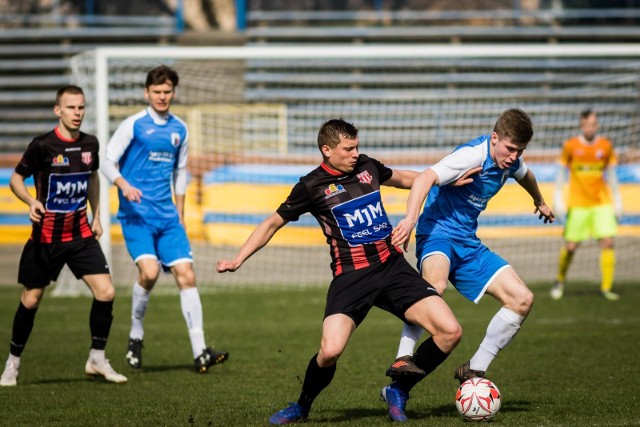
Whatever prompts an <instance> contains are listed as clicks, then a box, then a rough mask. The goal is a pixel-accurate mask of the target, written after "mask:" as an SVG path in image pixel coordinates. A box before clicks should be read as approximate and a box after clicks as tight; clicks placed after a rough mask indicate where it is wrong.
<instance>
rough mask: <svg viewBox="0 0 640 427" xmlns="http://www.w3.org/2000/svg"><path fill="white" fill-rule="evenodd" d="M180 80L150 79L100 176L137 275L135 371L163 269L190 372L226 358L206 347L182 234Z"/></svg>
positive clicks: (153, 75) (132, 337)
mask: <svg viewBox="0 0 640 427" xmlns="http://www.w3.org/2000/svg"><path fill="white" fill-rule="evenodd" d="M178 80H179V78H178V74H177V73H176V71H175V70H173V69H171V68H169V67H167V66H159V67H156V68H154V69H152V70H150V71H149V72H148V73H147V79H146V83H145V89H144V96H145V98H146V100H147V101H148V102H149V106H148V107H147V108H146V109H144V110H142V111H140V112H139V113H137V114H134V115H132V116H130V117H128V118H127V119H125V120H124V121H123V122H122V123H121V124H120V126H118V129H117V130H116V132H115V133H114V134H113V137H112V138H111V140H110V141H109V144H108V145H107V151H106V159H105V160H104V162H103V164H102V167H101V170H102V172H103V174H104V175H105V176H106V177H107V178H108V179H109V181H111V182H112V183H114V184H115V185H116V186H117V187H118V189H119V191H118V197H119V200H120V208H119V211H118V218H119V219H120V223H121V224H122V234H123V235H124V239H125V242H126V245H127V249H128V251H129V254H130V255H131V257H132V258H133V261H134V262H135V263H136V265H137V267H138V279H137V281H136V283H134V285H133V297H132V307H131V331H130V333H129V345H128V350H127V354H126V359H127V362H128V363H129V365H130V366H131V367H132V368H140V367H141V366H142V342H143V338H144V328H143V321H144V315H145V313H146V310H147V305H148V302H149V295H150V292H151V290H152V289H153V287H154V285H155V284H156V282H157V280H158V277H159V275H160V269H161V268H162V269H164V270H165V271H166V270H169V271H171V273H172V274H173V276H174V278H175V280H176V284H177V285H178V288H179V289H180V304H181V307H182V313H183V315H184V318H185V320H186V322H187V328H188V331H189V339H190V341H191V350H192V352H193V358H194V364H195V367H196V370H197V371H198V372H201V373H205V372H207V370H208V369H209V367H210V366H211V365H214V364H218V363H222V362H224V361H225V360H226V359H227V357H228V353H226V352H217V351H215V350H214V349H212V348H210V347H207V346H206V344H205V338H204V331H203V319H202V304H201V302H200V294H199V293H198V289H197V287H196V277H195V273H194V270H193V258H192V254H191V246H190V244H189V240H188V239H187V233H186V231H185V227H184V201H185V192H186V188H187V141H188V133H187V127H186V125H185V123H184V122H183V121H182V120H180V119H179V118H178V117H176V116H175V115H173V114H171V113H170V112H169V108H170V106H171V102H172V100H173V98H174V96H175V90H176V86H177V85H178ZM172 182H173V191H174V193H175V204H174V202H173V197H172V188H171V183H172Z"/></svg>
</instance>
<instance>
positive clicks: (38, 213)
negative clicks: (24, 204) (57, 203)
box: [29, 200, 46, 224]
mask: <svg viewBox="0 0 640 427" xmlns="http://www.w3.org/2000/svg"><path fill="white" fill-rule="evenodd" d="M45 212H46V210H45V208H44V205H43V204H42V203H41V202H40V201H39V200H36V201H35V202H33V203H32V204H31V206H29V219H30V220H31V222H33V223H34V224H39V223H40V220H42V216H43V215H44V213H45Z"/></svg>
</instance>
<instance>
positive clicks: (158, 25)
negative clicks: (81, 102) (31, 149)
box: [0, 13, 177, 162]
mask: <svg viewBox="0 0 640 427" xmlns="http://www.w3.org/2000/svg"><path fill="white" fill-rule="evenodd" d="M176 36H177V31H176V28H175V20H174V18H172V17H168V16H165V17H163V16H127V17H122V16H96V15H94V16H86V15H81V16H59V15H57V16H56V15H53V14H50V13H47V14H44V13H43V14H37V13H35V14H15V13H3V14H2V15H1V16H0V59H1V61H0V153H18V152H22V151H23V150H24V148H25V147H26V145H27V144H28V143H29V141H30V140H31V138H33V136H34V135H36V134H39V133H43V132H46V131H48V130H50V129H51V128H52V126H53V125H54V124H55V117H54V116H53V114H52V113H51V107H52V104H53V97H54V95H55V91H56V90H57V89H58V88H59V87H60V86H63V85H65V84H69V83H70V81H71V80H70V67H69V58H71V56H73V55H75V54H77V53H80V52H82V51H86V50H91V49H94V48H96V47H98V46H131V45H132V44H134V45H142V46H155V45H158V44H163V43H170V42H172V41H173V40H175V37H176ZM8 158H9V159H10V160H9V162H13V159H12V158H11V157H8Z"/></svg>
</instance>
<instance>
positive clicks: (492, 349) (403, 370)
mask: <svg viewBox="0 0 640 427" xmlns="http://www.w3.org/2000/svg"><path fill="white" fill-rule="evenodd" d="M532 136H533V126H532V124H531V119H530V118H529V116H528V115H527V114H526V113H525V112H523V111H522V110H520V109H509V110H506V111H504V112H503V113H502V114H501V115H500V118H499V119H498V121H497V122H496V124H495V126H494V129H493V132H492V133H491V134H488V135H482V136H480V137H478V138H476V139H473V140H471V141H469V142H467V143H466V144H462V145H460V146H459V147H457V148H456V149H455V151H454V152H453V153H451V154H450V155H448V156H446V157H445V158H443V159H442V160H440V161H439V162H437V163H436V164H435V165H433V166H431V167H430V168H428V169H426V170H425V171H423V172H422V173H421V174H420V175H419V176H418V177H417V178H416V180H415V182H414V184H413V186H412V187H411V191H410V193H409V199H408V201H407V211H406V217H405V218H404V219H403V220H401V221H400V222H399V223H398V225H397V226H396V228H395V229H394V231H393V239H392V243H393V244H397V245H402V244H404V248H405V250H406V249H407V245H408V241H409V236H410V233H411V231H412V230H413V228H414V227H415V226H416V222H417V229H416V257H417V259H418V268H419V270H420V272H421V274H422V277H424V278H425V279H426V280H427V281H428V282H429V283H431V284H432V285H433V286H434V287H435V288H436V289H437V290H438V292H439V293H440V294H442V293H443V292H444V291H445V289H446V287H447V280H449V281H450V282H451V283H452V284H453V286H454V287H455V288H456V289H457V290H458V292H460V293H461V294H462V295H463V296H464V297H465V298H467V299H469V300H471V301H473V302H475V303H478V302H479V301H480V299H481V298H482V296H483V295H484V294H485V293H488V294H489V295H491V296H492V297H494V298H495V299H497V300H498V301H499V302H500V304H501V305H502V308H500V310H499V311H498V313H497V314H496V315H495V316H494V317H493V319H492V320H491V322H490V323H489V326H488V328H487V333H486V335H485V337H484V340H483V341H482V343H481V344H480V348H479V349H478V350H477V352H476V354H475V355H474V356H473V357H472V358H471V359H470V361H468V362H466V363H464V364H462V365H461V366H460V367H459V368H458V369H457V370H456V372H455V378H456V379H458V380H459V381H460V382H461V383H462V382H464V381H466V380H467V379H469V378H473V377H483V376H484V374H485V372H486V370H487V368H488V367H489V364H490V363H491V362H492V361H493V359H494V358H495V357H496V355H497V354H498V352H499V351H500V350H501V349H502V348H503V347H504V346H506V345H507V344H508V343H509V342H510V341H511V340H512V339H513V338H514V336H515V335H516V333H517V332H518V330H519V329H520V327H521V325H522V323H523V322H524V320H525V319H526V317H527V315H528V314H529V311H530V310H531V306H532V304H533V293H532V292H531V291H530V290H529V288H527V286H526V285H525V283H524V282H523V281H522V279H520V277H519V276H518V274H517V273H516V271H515V270H514V269H513V268H512V267H511V266H510V265H509V264H508V263H507V261H505V260H504V259H502V258H501V257H500V256H499V255H497V254H496V253H494V252H492V251H490V250H489V249H488V248H487V247H486V246H484V245H483V244H482V242H481V241H480V240H479V239H478V237H477V236H476V231H477V230H478V216H479V215H480V213H481V212H482V211H483V210H485V208H486V207H487V203H488V202H489V200H490V199H491V198H492V197H493V196H495V195H496V193H498V191H500V189H501V188H502V186H503V185H504V183H505V181H506V180H507V179H508V178H515V180H516V182H517V183H518V184H520V185H521V186H522V187H523V188H524V189H525V190H526V191H527V192H528V193H529V194H530V195H531V198H532V199H533V205H534V207H535V210H534V213H537V214H539V218H540V219H542V218H544V222H545V223H547V222H553V221H554V214H553V212H552V211H551V209H550V208H549V207H548V206H547V204H546V203H545V201H544V198H543V197H542V194H541V193H540V189H539V187H538V184H537V182H536V178H535V176H534V174H533V172H532V171H531V170H530V169H528V168H527V165H526V164H525V163H524V161H523V160H522V158H521V156H522V153H523V152H524V150H525V149H526V148H527V145H528V143H529V141H530V140H531V138H532ZM474 168H480V169H478V172H479V173H477V174H476V175H474V177H473V182H471V183H469V184H467V185H465V186H452V185H449V184H450V183H452V182H455V181H456V179H458V178H459V177H460V176H462V175H464V174H465V173H466V172H468V171H469V170H472V169H474ZM427 195H428V196H429V197H428V198H427ZM425 198H427V201H426V204H425V205H424V210H423V212H422V214H421V215H420V217H419V218H418V213H419V211H420V208H421V206H422V204H423V203H424V202H425ZM421 333H422V329H421V328H420V327H419V326H415V325H409V324H405V326H404V329H403V331H402V337H401V340H400V346H399V349H398V356H397V359H396V361H395V363H394V364H393V365H392V366H391V367H390V368H389V370H388V371H387V375H388V376H390V377H391V378H392V379H397V378H399V377H404V376H417V377H421V376H423V375H424V372H422V370H421V369H420V368H419V367H418V366H416V364H415V363H414V361H413V351H414V346H415V343H416V342H417V340H418V338H419V337H420V334H421Z"/></svg>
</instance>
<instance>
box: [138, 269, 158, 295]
mask: <svg viewBox="0 0 640 427" xmlns="http://www.w3.org/2000/svg"><path fill="white" fill-rule="evenodd" d="M159 276H160V267H158V266H148V267H145V268H142V269H140V274H139V275H138V283H139V284H140V286H142V287H143V288H145V289H147V290H150V289H151V288H153V285H155V283H156V281H157V280H158V277H159Z"/></svg>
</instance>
